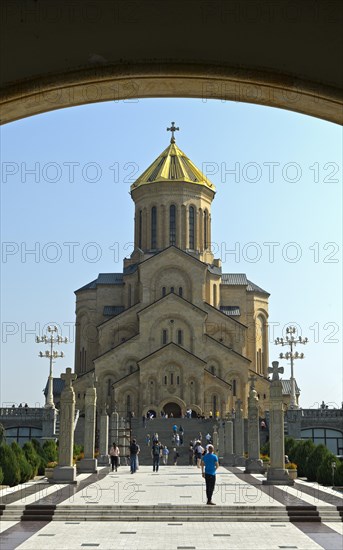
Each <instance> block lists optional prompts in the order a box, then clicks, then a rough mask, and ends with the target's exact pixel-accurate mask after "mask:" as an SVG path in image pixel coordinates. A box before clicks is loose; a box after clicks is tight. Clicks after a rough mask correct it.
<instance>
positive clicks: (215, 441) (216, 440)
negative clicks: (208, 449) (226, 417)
mask: <svg viewBox="0 0 343 550" xmlns="http://www.w3.org/2000/svg"><path fill="white" fill-rule="evenodd" d="M217 429H218V426H217V424H215V425H214V426H213V436H212V441H213V447H214V454H216V455H217V456H218V454H219V449H218V447H219V437H218V432H217Z"/></svg>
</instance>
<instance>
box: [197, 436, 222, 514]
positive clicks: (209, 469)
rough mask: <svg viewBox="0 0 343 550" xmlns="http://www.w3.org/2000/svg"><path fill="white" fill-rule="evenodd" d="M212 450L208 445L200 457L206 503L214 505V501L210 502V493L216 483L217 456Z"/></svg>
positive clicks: (211, 493) (211, 446)
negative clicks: (205, 451)
mask: <svg viewBox="0 0 343 550" xmlns="http://www.w3.org/2000/svg"><path fill="white" fill-rule="evenodd" d="M213 451H214V447H213V445H208V448H207V453H206V454H205V455H204V456H203V457H202V461H201V472H202V477H204V478H205V482H206V496H207V503H206V504H210V505H212V506H214V505H215V502H212V495H213V491H214V486H215V484H216V470H217V468H218V466H219V464H218V457H217V455H215V454H214V452H213Z"/></svg>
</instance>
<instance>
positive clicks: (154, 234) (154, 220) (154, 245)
mask: <svg viewBox="0 0 343 550" xmlns="http://www.w3.org/2000/svg"><path fill="white" fill-rule="evenodd" d="M151 248H152V250H155V249H156V248H157V209H156V206H153V207H152V209H151Z"/></svg>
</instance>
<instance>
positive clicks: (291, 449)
mask: <svg viewBox="0 0 343 550" xmlns="http://www.w3.org/2000/svg"><path fill="white" fill-rule="evenodd" d="M297 443H298V442H297V441H296V440H295V439H294V438H293V437H285V455H287V456H288V458H289V460H290V461H291V462H293V457H294V453H295V449H296V446H297Z"/></svg>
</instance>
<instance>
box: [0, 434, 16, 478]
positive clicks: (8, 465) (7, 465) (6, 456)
mask: <svg viewBox="0 0 343 550" xmlns="http://www.w3.org/2000/svg"><path fill="white" fill-rule="evenodd" d="M0 464H1V468H2V471H3V476H4V479H3V482H4V484H5V485H9V486H10V487H13V485H18V483H19V482H20V468H19V464H18V460H17V457H16V455H15V454H14V452H13V450H12V449H11V447H10V446H9V445H5V444H2V445H0Z"/></svg>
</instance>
